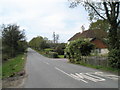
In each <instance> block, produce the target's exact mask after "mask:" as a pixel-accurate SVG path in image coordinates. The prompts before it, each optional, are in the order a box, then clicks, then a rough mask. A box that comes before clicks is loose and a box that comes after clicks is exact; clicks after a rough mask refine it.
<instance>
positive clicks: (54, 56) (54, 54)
mask: <svg viewBox="0 0 120 90" xmlns="http://www.w3.org/2000/svg"><path fill="white" fill-rule="evenodd" d="M49 57H50V58H58V53H56V52H49Z"/></svg>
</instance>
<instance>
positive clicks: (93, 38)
mask: <svg viewBox="0 0 120 90" xmlns="http://www.w3.org/2000/svg"><path fill="white" fill-rule="evenodd" d="M81 38H82V39H84V40H89V41H90V42H91V43H93V44H94V45H95V47H96V49H95V50H94V53H95V52H97V53H98V54H106V53H108V52H109V51H108V46H107V44H106V43H105V42H104V40H105V39H106V38H107V33H106V32H105V31H103V30H85V31H83V32H82V33H80V32H79V33H76V34H75V35H74V36H73V37H71V38H70V39H69V40H68V43H69V42H70V41H73V40H77V39H81Z"/></svg>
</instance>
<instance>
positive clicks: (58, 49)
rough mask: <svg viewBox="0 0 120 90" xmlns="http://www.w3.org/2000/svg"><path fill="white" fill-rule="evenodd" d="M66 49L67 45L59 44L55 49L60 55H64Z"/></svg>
mask: <svg viewBox="0 0 120 90" xmlns="http://www.w3.org/2000/svg"><path fill="white" fill-rule="evenodd" d="M64 49H65V43H59V44H58V45H57V46H56V47H55V50H54V51H55V52H57V53H58V54H59V55H64Z"/></svg>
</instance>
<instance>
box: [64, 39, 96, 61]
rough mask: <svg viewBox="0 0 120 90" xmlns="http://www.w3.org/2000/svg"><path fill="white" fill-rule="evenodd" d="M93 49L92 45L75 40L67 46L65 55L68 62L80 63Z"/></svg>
mask: <svg viewBox="0 0 120 90" xmlns="http://www.w3.org/2000/svg"><path fill="white" fill-rule="evenodd" d="M93 49H94V45H93V44H92V43H90V42H89V41H84V40H76V41H72V42H70V44H68V45H67V47H66V49H65V54H66V56H67V57H68V58H69V60H70V62H79V61H81V59H82V58H81V57H82V56H87V55H89V54H90V53H91V50H93Z"/></svg>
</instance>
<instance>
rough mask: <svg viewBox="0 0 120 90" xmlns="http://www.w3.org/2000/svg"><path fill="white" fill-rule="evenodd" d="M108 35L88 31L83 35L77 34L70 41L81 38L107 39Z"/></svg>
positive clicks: (102, 32)
mask: <svg viewBox="0 0 120 90" xmlns="http://www.w3.org/2000/svg"><path fill="white" fill-rule="evenodd" d="M106 37H107V33H106V32H105V31H103V30H86V31H83V32H82V33H80V32H79V33H76V34H75V35H74V36H73V37H71V38H70V39H69V40H68V41H72V40H76V39H79V38H106Z"/></svg>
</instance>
